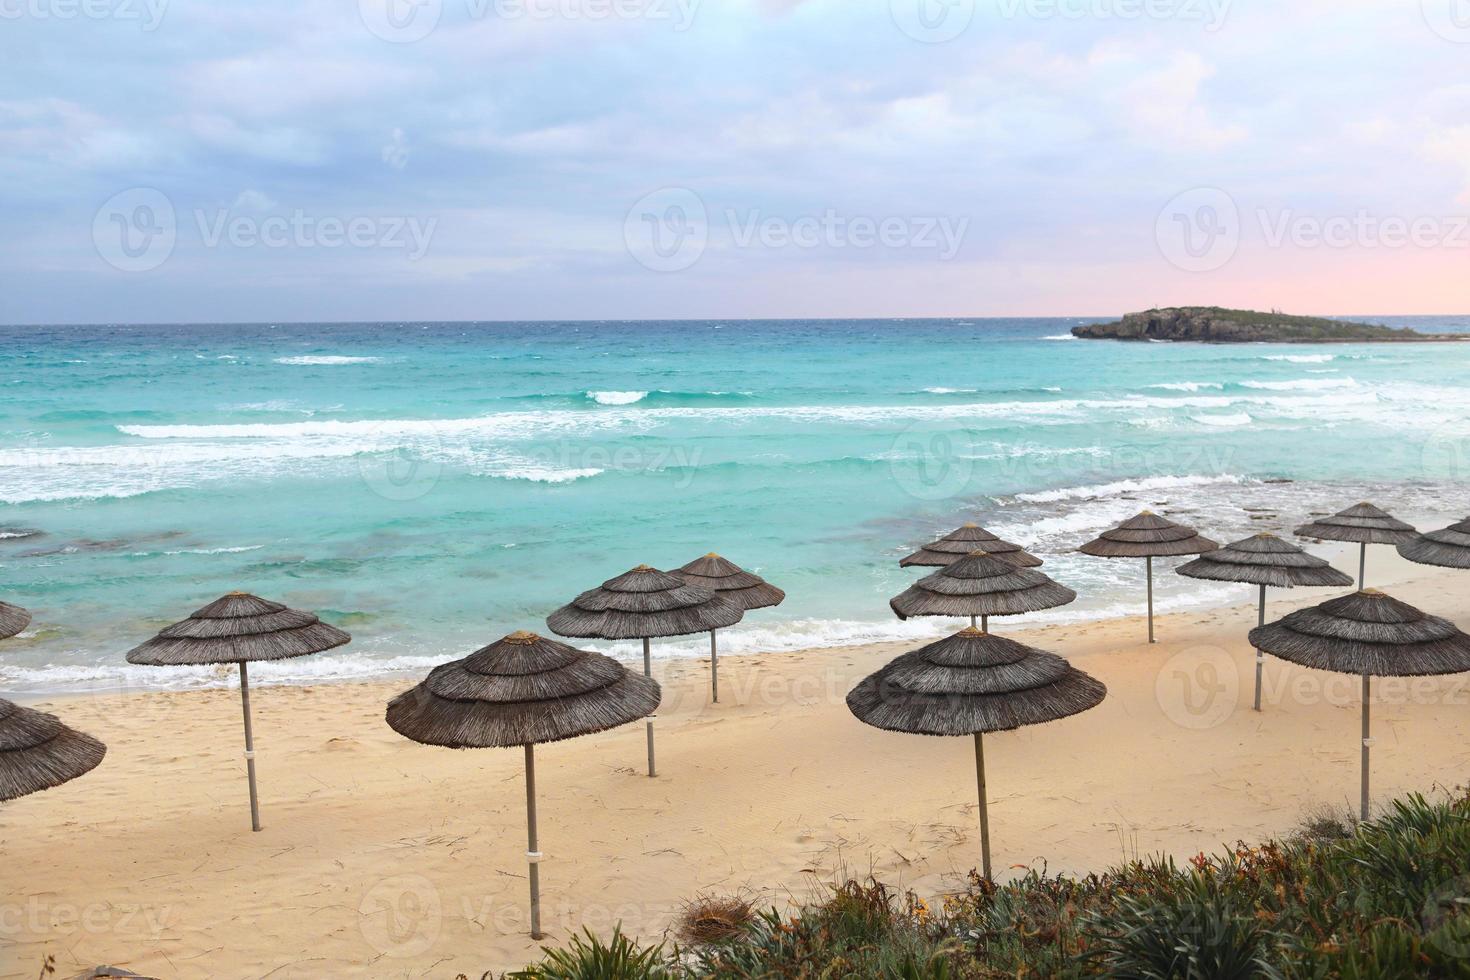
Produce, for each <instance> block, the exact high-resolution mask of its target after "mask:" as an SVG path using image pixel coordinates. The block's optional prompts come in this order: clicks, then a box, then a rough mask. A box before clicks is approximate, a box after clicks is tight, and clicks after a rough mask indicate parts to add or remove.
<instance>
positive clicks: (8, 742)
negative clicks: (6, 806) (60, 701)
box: [0, 606, 107, 801]
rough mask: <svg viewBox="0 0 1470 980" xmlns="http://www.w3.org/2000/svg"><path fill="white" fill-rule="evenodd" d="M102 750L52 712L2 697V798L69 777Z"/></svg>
mask: <svg viewBox="0 0 1470 980" xmlns="http://www.w3.org/2000/svg"><path fill="white" fill-rule="evenodd" d="M11 608H12V609H13V608H15V607H14V606H12V607H11ZM106 754H107V746H105V745H103V744H102V743H101V742H99V741H97V740H96V739H95V738H93V737H92V736H90V735H83V734H82V733H81V732H78V731H73V730H72V729H70V728H68V727H66V726H65V725H63V724H62V723H61V722H60V721H58V720H57V719H56V717H55V716H53V715H48V714H45V713H43V712H40V711H33V710H32V709H30V708H22V707H21V706H20V705H18V704H14V703H12V702H10V701H6V700H4V699H3V698H0V801H3V800H13V799H15V798H17V797H20V796H28V795H30V794H31V793H39V792H40V791H41V790H43V789H50V788H52V787H53V786H60V785H61V784H62V783H65V782H70V781H71V780H73V779H76V778H77V777H78V776H81V775H85V774H86V773H89V772H91V771H92V770H93V769H95V768H97V766H98V765H99V764H100V763H101V762H102V757H103V756H105V755H106Z"/></svg>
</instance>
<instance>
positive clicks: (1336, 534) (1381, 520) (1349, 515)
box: [1296, 504, 1418, 544]
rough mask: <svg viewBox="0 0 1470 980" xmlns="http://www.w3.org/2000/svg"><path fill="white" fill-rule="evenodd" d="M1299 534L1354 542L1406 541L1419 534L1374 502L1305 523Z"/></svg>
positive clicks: (1328, 539)
mask: <svg viewBox="0 0 1470 980" xmlns="http://www.w3.org/2000/svg"><path fill="white" fill-rule="evenodd" d="M1296 533H1297V536H1298V537H1303V538H1316V539H1318V540H1320V541H1351V542H1353V543H1354V544H1404V543H1406V542H1409V541H1412V540H1414V538H1415V537H1416V536H1417V535H1418V532H1417V531H1415V530H1414V526H1413V525H1412V524H1405V523H1404V522H1403V521H1401V520H1398V519H1397V518H1395V517H1394V516H1393V515H1392V514H1390V513H1388V512H1387V511H1385V510H1383V509H1381V508H1379V507H1375V506H1373V505H1372V504H1358V505H1356V506H1354V507H1349V508H1348V509H1347V510H1344V511H1341V512H1339V513H1337V514H1333V515H1332V516H1331V517H1324V518H1322V519H1321V520H1317V521H1313V522H1312V523H1310V524H1303V525H1302V526H1301V527H1299V528H1297V529H1296Z"/></svg>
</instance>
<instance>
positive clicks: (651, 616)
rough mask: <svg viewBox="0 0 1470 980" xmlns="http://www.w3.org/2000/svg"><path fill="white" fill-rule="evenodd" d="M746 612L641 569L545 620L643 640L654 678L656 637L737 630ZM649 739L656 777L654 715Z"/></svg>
mask: <svg viewBox="0 0 1470 980" xmlns="http://www.w3.org/2000/svg"><path fill="white" fill-rule="evenodd" d="M744 615H745V609H744V607H743V606H741V604H740V603H739V602H736V601H735V600H734V599H728V598H726V597H725V596H723V595H720V594H718V593H715V592H712V591H711V590H709V589H706V588H704V587H703V586H700V585H690V584H689V583H687V582H685V581H684V580H683V579H681V578H679V577H678V576H676V575H670V574H668V573H667V572H661V571H659V570H658V569H656V568H652V567H650V566H648V565H639V566H638V567H637V568H634V569H632V570H630V571H627V572H624V573H623V574H622V575H619V576H618V577H617V578H612V579H608V580H607V581H606V582H603V583H602V584H601V585H600V586H598V587H597V588H595V589H590V590H588V591H586V592H583V593H582V594H581V595H579V596H577V598H575V599H573V600H572V601H571V602H570V603H568V604H567V605H565V606H562V607H561V608H560V609H558V610H557V611H556V612H554V613H552V614H551V615H550V616H547V617H546V625H548V626H550V627H551V630H552V632H553V633H557V634H559V635H561V636H570V637H576V638H579V639H597V640H642V641H643V675H644V676H645V677H652V676H653V656H652V654H651V653H650V651H649V640H650V639H651V638H652V637H655V636H687V635H688V634H690V633H704V632H708V631H710V630H717V629H723V628H724V627H726V626H734V625H735V624H736V623H738V622H740V619H741V617H743V616H744ZM645 728H646V731H647V737H648V776H649V778H650V779H651V778H653V777H654V776H656V775H658V768H657V766H656V765H655V763H654V749H653V716H652V715H650V716H649V717H648V721H647V722H646V724H645Z"/></svg>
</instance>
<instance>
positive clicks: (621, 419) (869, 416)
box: [117, 379, 1378, 440]
mask: <svg viewBox="0 0 1470 980" xmlns="http://www.w3.org/2000/svg"><path fill="white" fill-rule="evenodd" d="M1344 380H1347V379H1344ZM1263 383H1264V382H1263ZM1329 386H1330V387H1356V382H1351V383H1349V384H1346V385H1345V384H1343V383H1342V382H1340V381H1338V380H1336V379H1329ZM1377 400H1378V399H1377V396H1376V395H1375V394H1374V393H1373V392H1372V391H1366V390H1365V391H1359V392H1354V393H1352V394H1336V395H1323V396H1320V397H1316V398H1307V397H1294V398H1281V397H1274V396H1271V395H1253V394H1248V393H1241V394H1228V393H1227V394H1222V395H1198V396H1194V397H1185V398H1167V397H1153V396H1146V395H1130V396H1128V397H1127V398H1123V399H1109V398H1090V399H1089V398H1057V399H1049V400H1048V399H1037V400H1034V401H1013V400H1012V401H998V402H964V403H959V404H948V405H788V406H775V405H772V406H719V407H709V406H682V407H673V406H671V407H665V408H647V409H638V410H627V409H626V408H625V409H624V410H618V409H617V408H614V409H613V410H611V411H607V412H578V411H570V410H567V411H563V410H554V409H553V410H546V411H532V412H500V413H495V414H490V415H482V416H476V417H471V418H448V419H379V420H373V419H362V420H355V421H346V420H313V421H302V422H242V423H224V424H213V425H208V424H206V425H194V424H172V425H119V426H117V430H118V431H119V432H121V433H123V434H124V435H130V436H136V437H139V438H143V439H265V438H291V439H295V438H315V437H322V436H340V437H347V436H355V437H373V438H376V439H379V440H386V439H390V438H394V437H427V438H431V439H432V438H445V437H454V438H459V437H463V436H469V435H478V436H484V437H499V438H510V439H515V438H532V437H537V436H540V437H545V436H549V435H550V436H560V435H569V434H580V435H590V434H593V433H595V432H600V431H608V430H611V429H616V428H631V429H637V430H647V429H648V428H650V427H652V426H655V425H658V424H662V423H668V422H691V421H692V422H738V423H743V422H748V421H753V420H765V419H773V420H778V421H781V422H793V421H794V422H804V423H836V424H873V425H884V426H890V425H893V424H894V423H906V422H962V421H966V420H971V419H973V420H986V419H1004V420H1007V421H1009V420H1012V419H1014V418H1015V417H1018V416H1020V417H1026V418H1028V419H1029V420H1031V421H1032V422H1045V421H1046V420H1048V418H1050V417H1067V416H1070V417H1072V419H1074V420H1083V421H1095V418H1094V417H1093V416H1095V414H1096V413H1097V412H1110V411H1111V412H1134V411H1137V410H1138V409H1141V408H1159V409H1201V408H1225V407H1228V406H1232V405H1239V406H1242V407H1245V406H1250V405H1258V406H1263V407H1273V408H1290V409H1294V410H1303V409H1305V410H1310V409H1314V408H1321V407H1334V406H1360V407H1361V406H1367V405H1373V404H1376V403H1377ZM1063 420H1064V421H1065V420H1067V419H1065V418H1063Z"/></svg>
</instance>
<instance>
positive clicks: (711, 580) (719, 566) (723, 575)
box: [674, 551, 786, 704]
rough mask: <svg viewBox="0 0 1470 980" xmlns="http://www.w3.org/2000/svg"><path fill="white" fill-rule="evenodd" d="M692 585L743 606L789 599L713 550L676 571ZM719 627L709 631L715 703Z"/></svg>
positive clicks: (775, 603) (757, 606)
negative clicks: (717, 629)
mask: <svg viewBox="0 0 1470 980" xmlns="http://www.w3.org/2000/svg"><path fill="white" fill-rule="evenodd" d="M674 574H675V575H677V576H678V577H679V578H681V579H683V580H684V581H685V582H688V583H689V584H690V585H697V586H699V587H700V588H704V589H709V590H710V591H711V592H713V593H715V594H716V595H720V596H724V597H725V598H726V599H730V600H731V601H733V602H736V603H738V604H739V606H740V608H741V609H744V610H745V611H746V612H750V611H751V610H752V609H769V608H770V607H772V606H779V605H780V604H781V603H783V602H785V601H786V593H785V592H782V591H781V590H780V589H778V588H776V587H775V586H774V585H772V584H771V583H770V582H767V581H766V580H765V579H763V578H761V577H760V576H759V575H756V574H754V573H752V572H747V571H746V570H745V569H743V568H741V567H740V566H739V565H737V564H735V563H734V562H733V561H730V560H729V559H728V558H722V557H721V556H719V555H717V554H715V553H714V552H713V551H711V552H710V553H709V554H707V555H705V556H704V557H703V558H696V559H694V560H693V561H691V562H690V563H689V564H687V565H685V566H684V567H683V568H680V569H679V570H678V571H676V572H674ZM716 632H717V631H716V630H710V631H709V683H710V691H711V692H712V694H713V696H714V701H715V703H716V704H718V703H719V701H720V650H719V647H718V645H717V641H716V639H715V633H716Z"/></svg>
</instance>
